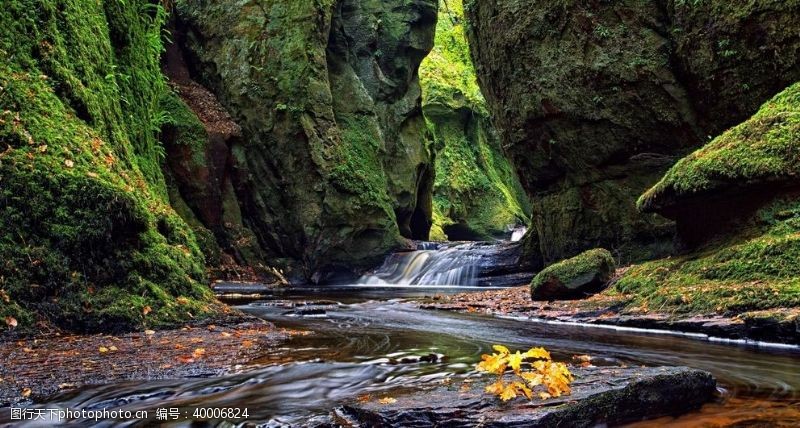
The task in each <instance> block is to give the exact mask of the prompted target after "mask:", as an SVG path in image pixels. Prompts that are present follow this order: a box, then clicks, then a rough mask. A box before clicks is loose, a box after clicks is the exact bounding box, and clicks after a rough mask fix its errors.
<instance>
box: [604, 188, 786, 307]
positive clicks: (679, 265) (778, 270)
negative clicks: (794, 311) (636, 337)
mask: <svg viewBox="0 0 800 428" xmlns="http://www.w3.org/2000/svg"><path fill="white" fill-rule="evenodd" d="M747 235H750V236H747ZM753 235H754V236H753ZM797 260H800V202H798V201H797V200H791V199H784V200H780V201H778V202H776V203H774V204H773V205H771V206H769V207H766V208H764V209H762V210H761V211H760V212H759V213H758V215H757V218H756V219H755V220H754V222H753V224H752V225H751V229H750V231H749V232H747V233H746V235H745V236H732V237H729V238H728V239H726V240H725V241H723V242H718V243H714V244H713V245H710V246H709V247H708V248H704V249H702V250H700V251H697V252H694V253H692V254H688V255H683V256H678V257H671V258H666V259H661V260H655V261H651V262H647V263H642V264H640V265H636V266H633V267H632V268H631V269H629V270H628V271H627V272H626V273H625V275H624V276H623V277H622V279H621V280H620V281H619V282H618V283H617V286H616V290H617V291H618V292H619V293H622V294H624V295H626V296H628V297H630V298H631V299H632V304H634V305H638V306H641V307H644V308H649V309H650V310H659V311H676V312H691V313H698V312H714V311H716V312H722V313H725V312H735V313H739V312H745V311H752V310H761V309H773V308H788V307H796V306H798V305H800V264H798V263H797Z"/></svg>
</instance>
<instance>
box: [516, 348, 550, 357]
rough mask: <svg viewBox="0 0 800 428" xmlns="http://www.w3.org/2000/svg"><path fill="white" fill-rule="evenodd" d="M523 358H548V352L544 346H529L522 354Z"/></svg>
mask: <svg viewBox="0 0 800 428" xmlns="http://www.w3.org/2000/svg"><path fill="white" fill-rule="evenodd" d="M523 355H524V356H525V358H537V359H545V360H550V359H551V358H550V353H549V352H547V350H545V349H544V348H531V349H529V350H528V352H526V353H525V354H523Z"/></svg>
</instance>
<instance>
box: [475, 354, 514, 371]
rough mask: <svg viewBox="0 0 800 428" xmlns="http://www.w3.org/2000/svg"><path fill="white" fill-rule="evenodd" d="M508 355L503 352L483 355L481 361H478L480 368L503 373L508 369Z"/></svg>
mask: <svg viewBox="0 0 800 428" xmlns="http://www.w3.org/2000/svg"><path fill="white" fill-rule="evenodd" d="M507 356H508V355H507V354H506V355H502V354H492V355H486V354H483V355H481V359H483V361H481V362H480V363H478V367H477V368H478V370H480V371H485V372H489V373H493V374H498V375H499V374H503V372H505V371H506V364H507V363H508V358H507Z"/></svg>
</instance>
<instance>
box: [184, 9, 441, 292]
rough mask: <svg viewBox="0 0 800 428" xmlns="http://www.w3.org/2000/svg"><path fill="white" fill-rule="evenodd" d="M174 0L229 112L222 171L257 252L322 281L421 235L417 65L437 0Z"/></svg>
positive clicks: (423, 195) (424, 201) (196, 61)
mask: <svg viewBox="0 0 800 428" xmlns="http://www.w3.org/2000/svg"><path fill="white" fill-rule="evenodd" d="M176 7H177V12H178V18H179V21H178V22H179V27H180V28H181V29H182V32H183V33H184V34H182V35H181V37H182V39H183V40H184V41H185V48H186V53H187V54H188V55H187V57H188V58H189V59H190V61H189V62H190V66H191V67H190V68H191V69H192V70H193V72H194V74H195V76H196V78H197V80H199V81H200V82H201V83H203V84H204V85H205V86H207V87H208V88H209V89H210V90H211V91H212V92H213V93H214V94H215V95H216V96H217V98H218V99H219V101H220V102H221V104H222V105H223V106H224V107H225V108H226V110H227V111H228V112H230V114H231V116H232V118H233V119H234V121H236V122H237V123H238V124H239V125H240V126H241V130H242V137H241V139H239V140H237V141H235V142H232V144H231V145H230V152H231V163H232V171H233V173H232V185H233V187H234V191H235V194H236V197H237V200H238V202H239V204H240V207H241V214H242V220H243V224H244V226H246V227H247V228H248V229H249V230H251V231H252V232H253V233H254V236H255V238H256V240H257V242H258V244H259V246H260V247H261V248H263V249H264V250H265V252H266V254H267V255H268V256H269V257H271V258H275V259H281V258H282V259H285V260H286V263H285V264H286V265H287V266H290V267H293V268H294V269H293V271H292V272H291V274H292V275H293V276H295V277H298V278H309V279H313V280H315V281H321V280H324V279H325V278H326V276H327V274H328V273H330V272H335V271H337V270H343V269H344V270H352V269H358V267H359V266H368V265H371V264H375V263H376V262H378V261H379V260H380V259H381V258H382V257H383V255H384V254H385V253H386V252H387V251H389V250H390V249H392V248H396V247H398V246H402V245H403V243H404V238H417V239H420V238H427V236H428V231H429V229H430V224H431V215H432V204H431V192H432V185H433V168H432V159H433V152H432V147H431V144H430V142H429V140H428V138H427V137H426V128H425V123H424V119H423V116H422V110H421V106H420V96H421V91H420V86H419V81H418V74H417V70H418V66H419V63H420V62H421V61H422V59H423V58H424V57H425V55H427V53H428V51H429V50H430V49H431V47H432V45H433V35H434V27H435V25H436V10H437V2H436V1H430V0H393V1H377V0H376V1H351V0H339V1H327V0H326V1H288V2H287V1H269V0H267V1H253V0H229V1H223V2H205V1H201V2H189V1H179V2H177V4H176ZM187 202H188V201H187Z"/></svg>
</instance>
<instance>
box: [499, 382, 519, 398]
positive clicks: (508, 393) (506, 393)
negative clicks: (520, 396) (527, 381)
mask: <svg viewBox="0 0 800 428" xmlns="http://www.w3.org/2000/svg"><path fill="white" fill-rule="evenodd" d="M512 398H517V388H515V387H514V385H513V384H508V385H506V387H505V388H504V389H503V393H502V394H500V399H501V400H503V401H508V400H511V399H512Z"/></svg>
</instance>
